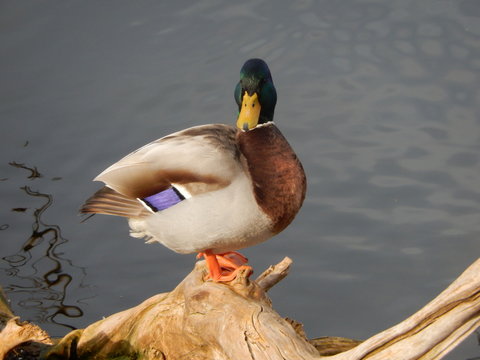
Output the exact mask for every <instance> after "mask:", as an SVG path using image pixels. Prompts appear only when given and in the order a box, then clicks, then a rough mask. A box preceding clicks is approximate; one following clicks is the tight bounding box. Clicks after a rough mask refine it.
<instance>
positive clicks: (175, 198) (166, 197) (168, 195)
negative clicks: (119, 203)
mask: <svg viewBox="0 0 480 360" xmlns="http://www.w3.org/2000/svg"><path fill="white" fill-rule="evenodd" d="M182 200H185V197H184V196H183V195H182V194H181V193H180V192H179V191H178V190H177V189H175V188H174V187H171V188H169V189H167V190H164V191H161V192H159V193H157V194H154V195H150V196H147V197H146V198H143V199H142V201H143V202H144V203H145V204H146V205H147V206H148V207H149V208H150V209H152V210H153V211H155V212H157V211H162V210H165V209H168V208H169V207H172V206H173V205H175V204H178V203H179V202H180V201H182Z"/></svg>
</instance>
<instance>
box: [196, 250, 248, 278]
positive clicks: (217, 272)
mask: <svg viewBox="0 0 480 360" xmlns="http://www.w3.org/2000/svg"><path fill="white" fill-rule="evenodd" d="M202 256H203V257H204V258H205V260H206V262H207V267H208V274H207V275H206V276H205V280H208V279H212V281H214V282H228V281H232V280H233V279H235V278H236V277H237V275H238V272H239V270H240V269H245V268H248V269H249V270H250V274H251V273H252V272H253V271H252V268H251V267H250V266H247V265H245V264H246V263H247V262H248V259H247V258H246V257H245V256H243V255H242V254H240V253H238V252H235V251H229V252H226V253H223V254H213V253H212V251H211V250H205V252H201V253H199V254H198V255H197V259H199V258H201V257H202Z"/></svg>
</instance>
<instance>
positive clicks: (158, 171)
mask: <svg viewBox="0 0 480 360" xmlns="http://www.w3.org/2000/svg"><path fill="white" fill-rule="evenodd" d="M239 159H240V153H239V150H238V147H237V144H236V129H235V128H233V127H231V126H227V125H221V124H215V125H203V126H196V127H192V128H189V129H186V130H183V131H179V132H177V133H174V134H171V135H168V136H166V137H163V138H161V139H158V140H156V141H153V142H151V143H149V144H147V145H145V146H143V147H142V148H140V149H138V150H136V151H134V152H133V153H131V154H129V155H127V156H125V157H124V158H123V159H121V160H120V161H118V162H116V163H115V164H113V165H112V166H110V167H109V168H107V169H106V170H105V171H103V172H102V173H101V174H100V175H98V176H97V177H96V178H95V179H94V180H95V181H103V182H104V183H105V184H106V187H105V188H104V189H101V190H99V191H98V192H97V193H96V194H94V195H93V196H92V197H91V198H90V199H88V200H87V202H86V203H85V205H84V206H83V207H82V209H81V212H85V213H94V212H102V213H107V214H112V215H120V216H141V215H142V214H145V211H142V205H141V203H139V202H138V201H137V202H136V199H143V198H145V197H148V196H151V195H154V194H158V193H160V192H162V191H164V190H166V189H168V188H170V187H171V186H172V185H176V186H179V187H181V188H182V190H184V191H185V192H186V193H187V194H188V196H195V195H196V194H200V193H204V192H207V191H213V190H216V189H220V188H222V187H225V186H227V185H228V184H230V182H231V181H232V180H233V178H234V177H235V175H236V174H238V171H239V170H240V169H241V164H240V161H239ZM97 210H100V211H97Z"/></svg>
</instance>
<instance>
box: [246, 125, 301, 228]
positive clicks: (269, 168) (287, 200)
mask: <svg viewBox="0 0 480 360" xmlns="http://www.w3.org/2000/svg"><path fill="white" fill-rule="evenodd" d="M237 141H238V144H239V148H240V151H241V153H242V154H243V155H244V156H245V158H246V159H247V163H248V170H249V172H250V176H251V178H252V183H253V190H254V193H255V198H256V200H257V203H258V205H259V206H260V207H261V209H262V210H263V211H264V212H265V213H266V214H267V215H268V216H269V217H270V218H271V219H272V220H273V223H274V228H273V229H272V231H273V232H274V233H279V232H280V231H282V230H283V229H285V228H286V227H287V226H288V224H290V223H291V222H292V220H293V219H294V217H295V215H296V214H297V212H298V210H299V209H300V207H301V206H302V203H303V200H304V199H305V191H306V183H307V182H306V178H305V173H304V171H303V167H302V164H301V163H300V161H299V160H298V158H297V155H295V153H294V152H293V150H292V148H291V147H290V144H289V143H288V142H287V140H286V139H285V137H284V136H283V135H282V133H281V132H280V130H278V129H277V127H276V126H275V125H274V124H273V123H272V124H269V125H266V126H262V127H259V128H256V129H254V130H251V131H247V132H238V133H237Z"/></svg>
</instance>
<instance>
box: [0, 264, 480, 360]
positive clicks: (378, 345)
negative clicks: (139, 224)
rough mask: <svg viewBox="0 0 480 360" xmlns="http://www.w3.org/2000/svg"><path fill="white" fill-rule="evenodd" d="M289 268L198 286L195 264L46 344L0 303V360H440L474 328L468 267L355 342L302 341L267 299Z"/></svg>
mask: <svg viewBox="0 0 480 360" xmlns="http://www.w3.org/2000/svg"><path fill="white" fill-rule="evenodd" d="M290 264H291V260H290V259H288V258H286V259H284V260H283V261H282V262H281V263H279V264H277V265H276V266H274V267H271V268H269V269H267V271H265V272H264V273H263V274H262V275H260V277H259V278H258V279H257V280H256V281H251V280H249V279H248V271H243V272H241V273H240V274H239V276H238V277H237V278H236V279H235V280H233V281H232V282H230V283H228V284H219V283H213V282H210V281H207V282H205V281H204V280H203V276H204V274H205V264H204V262H198V263H197V264H196V266H195V268H194V270H193V271H192V272H191V273H190V274H189V275H188V276H187V277H186V278H185V279H184V280H183V281H182V282H181V283H180V284H179V285H178V286H177V287H176V288H175V289H174V290H173V291H171V292H170V293H164V294H159V295H156V296H153V297H151V298H150V299H148V300H146V301H144V302H143V303H141V304H140V305H138V306H136V307H134V308H131V309H128V310H125V311H122V312H119V313H116V314H113V315H111V316H109V317H108V318H106V319H103V320H100V321H98V322H96V323H94V324H92V325H90V326H88V327H87V328H85V329H84V330H74V331H73V332H71V333H69V334H67V335H66V336H65V337H64V338H63V339H60V340H59V341H57V342H56V344H55V345H52V344H53V341H52V339H50V338H49V337H48V335H47V334H46V333H45V332H43V331H42V330H41V329H39V328H38V327H35V326H33V325H31V324H29V323H20V322H19V320H18V318H15V317H14V316H13V314H12V313H11V311H10V310H9V308H8V304H7V302H6V300H5V298H2V297H1V296H0V359H18V354H19V353H21V354H22V356H23V358H24V359H28V358H29V357H28V356H30V358H32V359H33V358H40V359H92V358H95V359H145V360H155V359H191V360H197V359H309V360H310V359H324V358H328V359H334V360H344V359H345V360H346V359H348V360H357V359H367V358H368V359H389V360H395V359H402V360H404V359H440V358H442V357H443V356H444V355H445V354H446V353H447V352H448V351H450V350H451V349H453V348H454V347H455V346H456V345H457V344H458V343H459V342H460V341H462V340H463V339H464V338H465V337H466V336H467V335H468V334H470V333H471V332H473V331H474V330H475V329H476V327H477V326H478V324H479V321H480V260H477V261H476V262H475V263H474V264H473V265H472V266H471V267H470V268H468V269H467V270H466V271H465V272H464V273H463V274H462V275H461V276H460V277H459V278H458V279H457V280H456V281H455V282H454V283H453V284H452V285H450V286H449V287H448V288H447V289H446V290H445V291H444V292H442V293H441V294H440V295H439V296H438V297H437V298H436V299H434V300H433V301H432V302H430V303H429V304H428V305H426V306H425V307H424V308H423V309H421V310H420V311H418V312H417V313H416V314H414V315H412V316H411V317H409V318H408V319H406V320H404V321H403V322H401V323H400V324H398V325H396V326H394V327H392V328H390V329H388V330H386V331H384V332H382V333H379V334H377V335H375V336H373V337H371V338H370V339H368V340H366V341H364V342H361V343H360V342H359V341H355V340H349V339H344V338H334V337H329V338H320V339H315V340H308V339H307V338H306V337H305V334H304V332H303V329H302V326H301V324H299V323H297V322H295V321H293V320H289V319H283V318H281V317H280V316H279V315H278V314H277V313H276V312H275V311H274V310H273V309H272V306H271V301H270V299H269V298H268V296H267V295H266V291H267V290H268V289H270V288H271V287H272V286H274V285H275V284H276V283H277V282H278V281H280V280H281V279H283V278H284V277H285V276H286V275H287V274H288V271H289V268H290ZM333 354H336V355H333ZM15 355H17V357H15ZM330 355H333V356H330Z"/></svg>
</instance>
